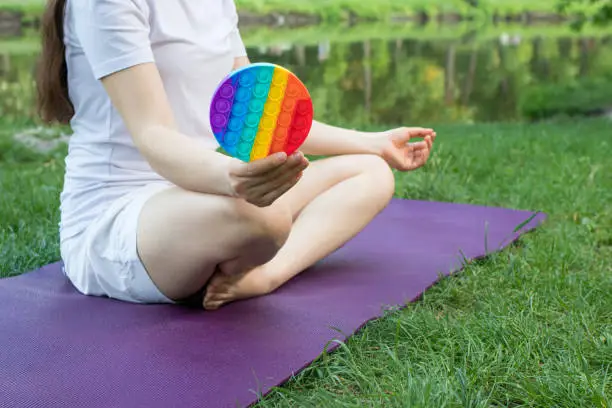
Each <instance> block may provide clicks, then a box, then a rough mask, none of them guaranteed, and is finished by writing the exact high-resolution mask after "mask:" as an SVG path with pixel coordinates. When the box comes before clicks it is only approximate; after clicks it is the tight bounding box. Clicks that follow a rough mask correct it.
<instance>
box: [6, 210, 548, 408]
mask: <svg viewBox="0 0 612 408" xmlns="http://www.w3.org/2000/svg"><path fill="white" fill-rule="evenodd" d="M531 216H532V213H529V212H523V211H515V210H508V209H501V208H484V207H475V206H468V205H458V204H444V203H434V202H418V201H402V200H394V201H393V202H392V203H391V204H390V205H389V207H388V208H387V209H386V210H385V211H384V212H383V213H382V214H381V215H380V216H378V217H377V218H376V219H375V220H374V222H372V224H370V225H369V226H368V227H367V228H366V229H365V230H364V231H363V232H362V233H361V234H359V235H358V236H357V237H356V238H355V239H353V240H352V241H351V242H349V243H348V244H347V245H346V246H344V247H343V248H341V249H340V250H338V251H337V252H336V253H335V254H333V255H332V256H330V257H329V258H327V259H326V260H325V261H323V262H321V264H320V265H318V266H316V267H315V268H313V269H312V270H310V271H307V272H305V273H304V274H302V275H301V276H299V277H298V278H296V279H295V280H294V281H292V282H290V283H289V284H288V285H286V286H285V287H283V288H282V289H281V290H279V291H278V292H276V293H274V294H272V295H270V296H267V297H264V298H260V299H255V300H250V301H246V302H241V303H235V304H232V305H229V306H227V307H224V308H223V309H222V310H220V311H218V312H214V313H211V312H204V311H201V310H195V309H186V308H181V307H176V306H162V305H154V306H146V305H131V304H125V303H121V302H118V301H114V300H108V299H102V298H92V297H85V296H82V295H79V294H77V293H76V292H75V290H74V289H73V288H72V286H71V285H70V284H69V283H68V282H67V281H66V279H65V278H64V277H63V275H62V274H61V272H60V265H59V264H54V265H49V266H47V267H44V268H42V269H40V270H38V271H36V272H31V273H28V274H25V275H22V276H20V277H16V278H9V279H3V280H0V299H2V301H1V302H0V328H1V331H2V335H1V336H0V407H2V408H8V407H11V408H26V407H27V408H32V407H45V408H54V407H62V408H75V407H88V408H98V407H99V408H102V407H104V408H107V407H126V408H127V407H129V408H131V407H147V408H156V407H173V406H181V407H198V408H199V407H236V406H247V405H249V404H251V403H253V402H255V401H257V398H258V396H259V395H263V394H265V393H267V392H268V391H269V390H270V388H271V387H273V386H276V385H279V384H282V383H283V382H284V381H285V380H286V379H287V378H289V377H290V376H291V375H292V374H294V373H297V372H298V371H299V370H300V369H302V368H303V367H304V366H306V365H308V364H309V363H310V362H312V361H313V359H315V358H316V357H317V356H318V355H319V354H320V353H321V352H322V351H323V349H324V347H325V345H326V343H328V341H329V340H331V339H334V338H342V339H344V337H343V336H340V335H339V333H338V332H337V331H336V328H337V329H339V330H341V331H342V333H345V334H346V335H350V334H352V333H354V332H355V331H356V330H358V329H359V328H360V327H361V326H362V325H363V324H364V323H365V322H367V321H368V320H371V319H373V318H376V317H379V316H380V315H381V313H382V311H383V308H384V307H385V306H386V305H404V304H405V303H406V302H409V301H412V300H414V299H416V298H417V297H418V296H419V295H420V294H421V293H422V292H423V291H424V290H425V289H426V288H428V287H429V286H431V285H432V284H433V283H435V282H436V281H437V280H438V277H439V276H438V274H439V273H443V274H448V273H449V272H451V271H452V270H457V269H459V268H460V267H461V265H462V256H465V257H467V258H469V259H473V258H477V257H482V256H484V255H485V251H486V250H488V251H494V250H498V249H500V248H501V247H503V246H506V245H508V244H510V243H511V242H512V241H513V240H515V239H516V238H518V233H515V232H514V230H515V228H516V227H517V226H520V225H521V224H522V223H524V222H525V221H526V220H528V219H529V218H530V217H531ZM544 218H545V216H544V215H543V214H538V215H537V216H536V217H535V218H533V219H531V221H530V222H529V223H528V224H527V225H525V226H524V227H523V228H522V229H521V233H522V232H526V231H528V230H530V229H533V228H535V227H536V226H537V225H538V224H539V223H540V222H542V221H543V220H544ZM485 238H486V241H487V242H486V244H485ZM461 254H463V255H461Z"/></svg>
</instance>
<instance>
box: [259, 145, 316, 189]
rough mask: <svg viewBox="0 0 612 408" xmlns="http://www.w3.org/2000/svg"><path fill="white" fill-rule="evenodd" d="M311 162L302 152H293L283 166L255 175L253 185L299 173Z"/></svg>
mask: <svg viewBox="0 0 612 408" xmlns="http://www.w3.org/2000/svg"><path fill="white" fill-rule="evenodd" d="M308 165H309V162H308V160H307V159H306V158H305V157H304V155H303V154H302V153H301V152H296V153H294V154H292V155H291V156H290V157H289V158H288V159H287V161H286V162H285V163H283V165H282V166H280V167H277V168H276V169H274V170H271V171H269V172H267V173H265V174H262V175H260V176H257V177H253V185H254V186H256V185H259V184H265V183H268V182H270V181H271V180H278V179H281V178H283V177H285V176H289V177H290V176H291V174H293V175H297V173H299V172H300V171H302V170H304V169H305V168H306V167H308Z"/></svg>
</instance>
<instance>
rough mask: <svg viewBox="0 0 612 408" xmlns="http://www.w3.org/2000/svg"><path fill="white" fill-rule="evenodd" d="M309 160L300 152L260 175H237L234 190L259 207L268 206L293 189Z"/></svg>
mask: <svg viewBox="0 0 612 408" xmlns="http://www.w3.org/2000/svg"><path fill="white" fill-rule="evenodd" d="M308 165H309V162H308V160H307V159H306V158H305V157H304V155H303V154H302V153H300V152H298V153H295V154H293V155H292V156H291V157H290V158H289V159H288V160H286V161H285V163H283V164H282V165H281V166H279V167H277V168H273V169H272V170H269V171H268V172H266V173H263V174H260V175H258V176H242V177H240V176H235V179H236V181H237V183H236V185H235V187H234V190H235V191H236V194H237V196H238V197H241V198H244V199H245V200H246V201H247V202H249V203H251V204H254V205H256V206H258V207H267V206H269V205H271V204H272V203H273V202H274V201H275V200H276V199H277V198H279V197H280V196H282V195H283V194H284V193H286V192H287V191H288V190H289V189H291V188H292V187H293V186H294V185H295V184H296V183H297V182H298V180H299V179H300V177H301V174H302V172H303V171H304V170H305V169H306V167H308Z"/></svg>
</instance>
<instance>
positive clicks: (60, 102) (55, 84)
mask: <svg viewBox="0 0 612 408" xmlns="http://www.w3.org/2000/svg"><path fill="white" fill-rule="evenodd" d="M66 1H67V0H48V1H47V7H46V9H45V13H44V15H43V19H42V54H41V58H40V60H39V63H38V69H37V73H36V82H37V88H38V100H37V104H38V113H39V115H40V118H41V119H42V120H43V122H45V123H61V124H67V123H69V122H70V119H72V116H73V115H74V106H73V105H72V102H71V101H70V97H69V96H68V67H67V65H66V58H65V52H66V47H65V45H64V10H65V9H66Z"/></svg>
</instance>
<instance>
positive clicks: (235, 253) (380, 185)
mask: <svg viewBox="0 0 612 408" xmlns="http://www.w3.org/2000/svg"><path fill="white" fill-rule="evenodd" d="M394 189H395V183H394V178H393V173H392V171H391V170H390V169H389V167H388V166H387V164H386V162H384V161H383V160H382V159H380V158H379V157H377V156H372V155H347V156H339V157H333V158H328V159H322V160H318V161H315V162H313V163H312V164H311V165H310V167H309V168H308V169H307V170H306V171H305V172H304V175H303V177H302V179H301V180H300V182H299V183H298V184H297V185H296V186H295V187H294V188H293V189H292V190H290V191H289V192H287V193H286V194H285V195H284V196H283V197H281V198H280V199H279V200H277V201H276V202H275V203H274V204H273V205H272V206H270V207H267V208H258V207H255V206H253V205H251V204H248V203H246V202H244V201H242V200H237V199H234V198H230V197H221V196H214V195H206V194H198V193H193V192H189V191H185V190H182V189H180V188H178V187H175V188H170V189H168V190H167V191H164V192H162V193H159V194H157V195H156V196H154V197H152V198H151V199H149V201H148V202H147V203H146V204H145V206H144V208H143V210H142V212H141V215H140V218H139V222H138V234H137V236H138V242H137V247H138V253H139V255H140V258H141V259H142V262H143V264H144V266H145V268H146V269H147V271H148V273H149V275H150V276H151V279H152V280H153V282H154V283H155V284H156V286H157V287H158V288H159V289H160V290H161V292H162V293H164V294H165V295H166V296H168V297H169V298H170V299H173V300H183V299H186V298H189V297H191V296H192V295H194V294H196V293H198V292H199V291H201V289H202V288H203V287H204V286H205V285H206V284H207V283H208V287H207V292H206V296H205V299H204V302H203V305H204V307H205V308H207V309H217V308H219V307H220V306H222V305H223V304H225V303H228V302H231V301H234V300H238V299H244V298H248V297H253V296H260V295H264V294H266V293H269V292H271V291H273V290H275V289H277V288H278V287H279V286H281V285H282V284H283V283H285V282H287V281H288V280H289V279H291V278H292V277H294V276H295V275H297V274H298V273H300V272H301V271H303V270H304V269H306V268H308V267H310V266H311V265H313V264H314V263H316V262H317V261H319V260H320V259H322V258H324V257H325V256H327V255H329V254H330V253H332V252H333V251H335V250H336V249H337V248H339V247H340V246H342V245H343V244H344V243H345V242H347V241H348V240H349V239H350V238H352V237H353V236H354V235H356V234H357V233H358V232H359V231H360V230H361V229H363V228H364V227H365V226H366V225H367V224H368V223H369V222H370V221H371V220H372V219H373V218H374V216H376V214H377V213H379V212H380V211H381V210H382V209H383V208H384V207H385V206H386V205H387V204H388V202H389V200H390V199H391V197H392V195H393V192H394Z"/></svg>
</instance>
